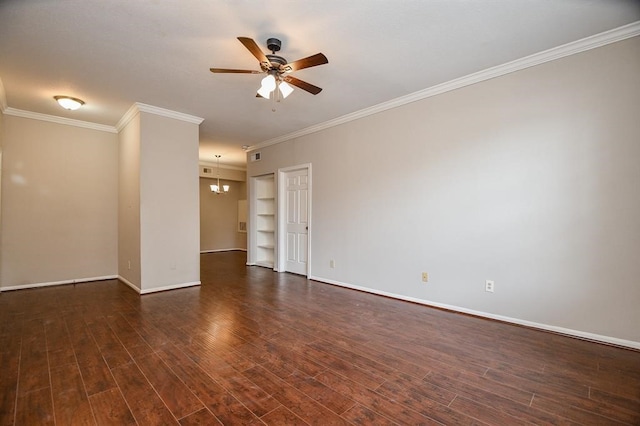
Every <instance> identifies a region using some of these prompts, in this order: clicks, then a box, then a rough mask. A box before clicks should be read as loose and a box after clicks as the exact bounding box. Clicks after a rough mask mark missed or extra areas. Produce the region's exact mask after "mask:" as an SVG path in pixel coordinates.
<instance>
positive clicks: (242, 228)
mask: <svg viewBox="0 0 640 426" xmlns="http://www.w3.org/2000/svg"><path fill="white" fill-rule="evenodd" d="M238 232H247V222H238Z"/></svg>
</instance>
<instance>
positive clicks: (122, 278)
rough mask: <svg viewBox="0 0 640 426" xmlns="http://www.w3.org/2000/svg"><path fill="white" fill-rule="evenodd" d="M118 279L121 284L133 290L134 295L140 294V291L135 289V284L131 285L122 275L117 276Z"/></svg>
mask: <svg viewBox="0 0 640 426" xmlns="http://www.w3.org/2000/svg"><path fill="white" fill-rule="evenodd" d="M118 279H119V280H120V281H122V282H123V283H125V284H126V285H128V286H129V287H131V288H132V289H133V290H135V292H136V293H138V294H139V293H140V289H139V288H138V287H136V286H135V284H133V283H132V282H131V281H129V280H128V279H126V278H125V277H123V276H122V275H118Z"/></svg>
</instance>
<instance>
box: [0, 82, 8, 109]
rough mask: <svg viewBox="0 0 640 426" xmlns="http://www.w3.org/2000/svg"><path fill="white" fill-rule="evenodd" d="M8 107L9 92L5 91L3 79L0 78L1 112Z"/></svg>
mask: <svg viewBox="0 0 640 426" xmlns="http://www.w3.org/2000/svg"><path fill="white" fill-rule="evenodd" d="M8 107H9V105H7V92H5V91H4V84H2V79H1V78H0V112H2V113H4V111H5V110H6V109H7V108H8Z"/></svg>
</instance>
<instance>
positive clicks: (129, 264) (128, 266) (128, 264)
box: [127, 260, 131, 269]
mask: <svg viewBox="0 0 640 426" xmlns="http://www.w3.org/2000/svg"><path fill="white" fill-rule="evenodd" d="M127 268H129V269H131V261H130V260H129V261H128V262H127Z"/></svg>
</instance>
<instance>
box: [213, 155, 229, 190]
mask: <svg viewBox="0 0 640 426" xmlns="http://www.w3.org/2000/svg"><path fill="white" fill-rule="evenodd" d="M220 157H221V155H218V154H216V161H217V163H218V167H217V176H216V179H217V184H216V185H209V188H211V192H213V193H214V194H216V195H218V194H226V193H227V192H229V185H222V186H220Z"/></svg>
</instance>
